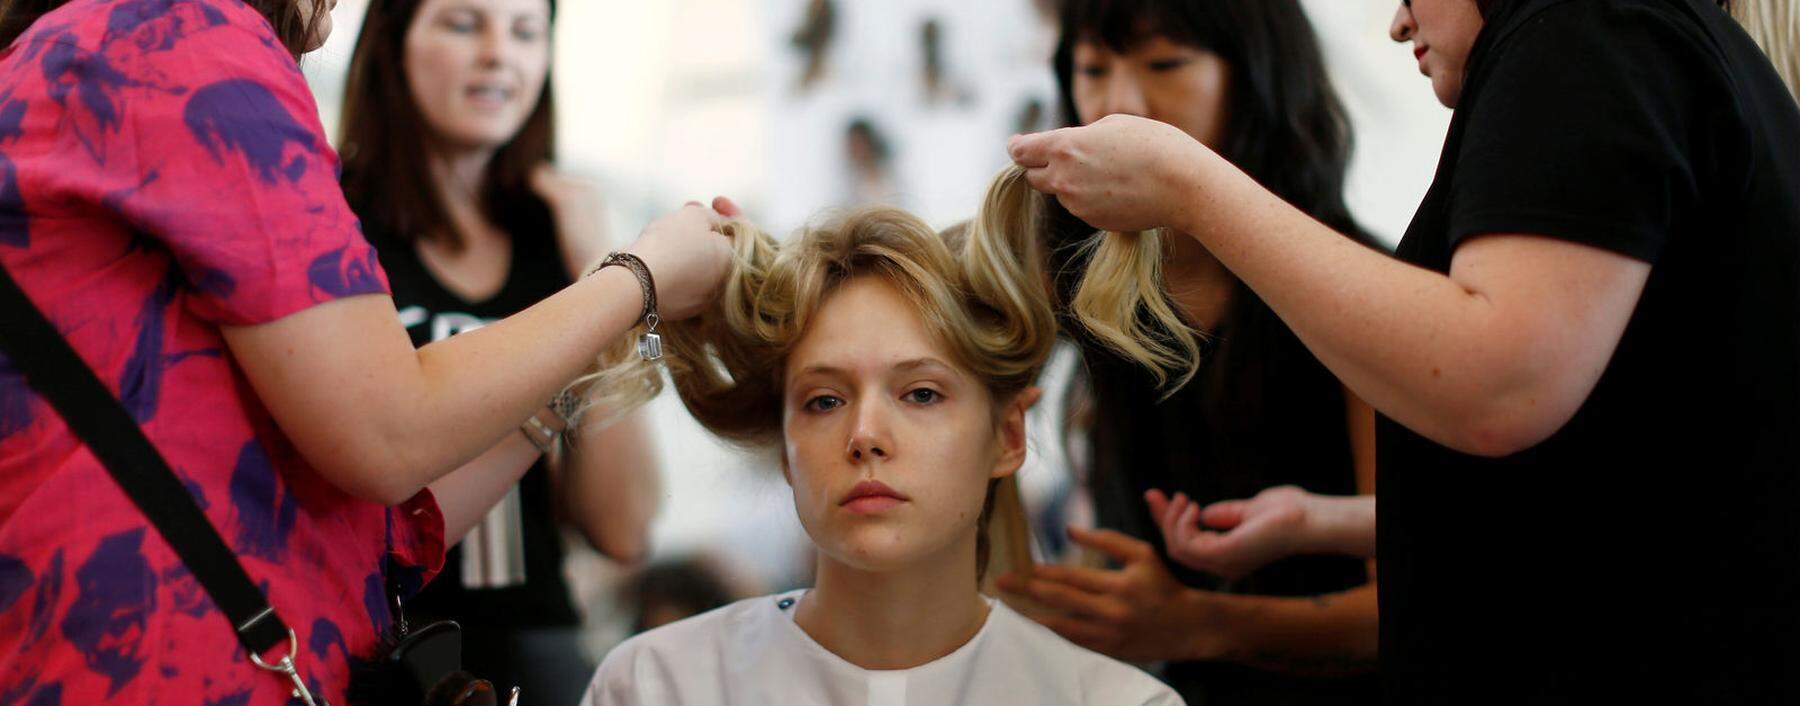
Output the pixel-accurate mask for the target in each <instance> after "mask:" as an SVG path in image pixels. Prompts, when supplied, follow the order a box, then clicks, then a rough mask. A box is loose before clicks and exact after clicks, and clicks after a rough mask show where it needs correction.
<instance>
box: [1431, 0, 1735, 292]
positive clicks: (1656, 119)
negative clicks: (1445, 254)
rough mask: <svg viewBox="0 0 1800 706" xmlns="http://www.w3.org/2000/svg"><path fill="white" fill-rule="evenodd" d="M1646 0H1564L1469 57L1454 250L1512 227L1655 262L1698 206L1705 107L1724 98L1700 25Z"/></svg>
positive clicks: (1716, 66)
mask: <svg viewBox="0 0 1800 706" xmlns="http://www.w3.org/2000/svg"><path fill="white" fill-rule="evenodd" d="M1656 5H1657V4H1656V3H1636V4H1628V3H1622V2H1611V1H1603V0H1595V1H1592V2H1564V3H1561V4H1558V5H1556V6H1553V7H1551V8H1549V9H1546V10H1543V11H1542V12H1540V13H1539V14H1538V15H1537V16H1535V17H1532V18H1530V19H1528V20H1526V21H1525V23H1524V24H1523V25H1522V26H1520V27H1518V28H1516V29H1515V30H1514V31H1513V33H1512V34H1511V35H1509V36H1506V37H1503V38H1502V39H1501V40H1500V41H1499V42H1498V43H1497V44H1496V45H1495V46H1494V50H1493V52H1492V53H1491V54H1490V55H1489V56H1487V57H1485V58H1484V59H1481V61H1482V63H1485V64H1487V65H1488V66H1489V67H1490V68H1489V69H1487V70H1485V74H1483V73H1482V72H1483V70H1482V69H1480V68H1477V69H1476V71H1475V72H1473V73H1472V74H1471V83H1470V89H1471V90H1478V92H1479V97H1472V101H1471V103H1472V105H1466V106H1465V107H1464V108H1463V109H1466V110H1469V111H1471V112H1470V114H1469V116H1468V118H1467V120H1468V123H1467V125H1466V130H1465V132H1464V134H1463V141H1462V147H1461V150H1460V152H1459V154H1458V155H1457V159H1458V161H1457V165H1456V171H1455V181H1454V183H1453V192H1452V196H1451V199H1452V200H1451V209H1450V214H1449V216H1450V220H1449V223H1450V228H1449V238H1450V246H1451V247H1452V248H1454V247H1456V246H1457V245H1459V244H1460V243H1461V242H1462V241H1464V240H1465V239H1467V238H1470V237H1473V236H1477V235H1487V234H1503V233H1522V234H1531V235H1542V236H1547V237H1552V238H1557V239H1562V240H1568V241H1574V242H1579V243H1582V244H1586V245H1592V246H1595V247H1599V248H1603V249H1606V250H1611V251H1614V252H1617V253H1620V254H1623V255H1626V256H1628V257H1632V258H1635V259H1639V260H1643V261H1646V262H1652V263H1654V262H1655V261H1656V259H1657V257H1658V255H1659V254H1660V253H1661V252H1662V249H1663V246H1664V245H1665V243H1666V241H1667V240H1668V238H1669V234H1670V233H1671V231H1672V230H1673V229H1675V228H1676V227H1677V226H1678V225H1680V224H1681V221H1682V220H1683V219H1684V218H1689V217H1692V214H1693V213H1694V210H1695V208H1696V206H1697V205H1698V203H1699V200H1700V193H1701V189H1702V185H1701V180H1702V179H1703V178H1704V175H1703V174H1702V173H1701V171H1702V170H1700V169H1698V168H1696V167H1695V164H1696V161H1697V154H1696V149H1697V147H1698V146H1699V145H1702V144H1705V143H1706V142H1705V138H1704V137H1703V136H1702V132H1703V131H1704V129H1705V125H1706V124H1707V122H1708V121H1707V119H1706V116H1705V114H1706V112H1707V111H1709V110H1716V109H1721V108H1720V107H1719V106H1718V105H1717V103H1718V102H1719V101H1725V100H1729V95H1730V94H1729V90H1728V89H1727V88H1725V84H1724V78H1723V74H1722V69H1721V68H1719V62H1718V60H1717V59H1716V58H1715V57H1714V56H1712V54H1711V53H1709V52H1708V51H1707V50H1706V49H1705V47H1704V45H1703V41H1704V40H1703V38H1702V37H1701V35H1699V34H1698V31H1699V30H1698V28H1696V27H1691V26H1684V22H1683V20H1682V19H1681V18H1678V17H1674V16H1671V15H1672V13H1673V12H1675V10H1674V9H1673V8H1659V7H1655V6H1656ZM1685 24H1687V25H1691V24H1692V23H1691V22H1686V23H1685ZM1481 79H1485V81H1484V82H1482V83H1480V86H1479V88H1478V89H1477V88H1475V85H1476V84H1475V81H1478V80H1481Z"/></svg>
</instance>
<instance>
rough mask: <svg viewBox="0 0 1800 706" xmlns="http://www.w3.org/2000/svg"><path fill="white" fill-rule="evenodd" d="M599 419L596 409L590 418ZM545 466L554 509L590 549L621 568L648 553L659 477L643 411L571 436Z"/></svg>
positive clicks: (660, 476) (651, 440) (652, 441)
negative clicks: (554, 459) (621, 565)
mask: <svg viewBox="0 0 1800 706" xmlns="http://www.w3.org/2000/svg"><path fill="white" fill-rule="evenodd" d="M589 414H590V416H594V417H599V416H601V412H600V410H595V411H593V412H590V413H589ZM571 440H572V441H573V443H570V444H565V445H564V446H563V454H562V456H561V457H560V458H558V459H556V462H555V463H552V464H551V465H550V469H551V471H550V472H551V478H552V481H553V485H552V487H553V488H554V493H555V496H556V498H557V505H558V507H557V510H558V511H559V512H560V513H561V514H562V517H563V519H564V520H566V521H567V522H568V523H569V525H570V526H572V527H574V528H575V529H577V530H580V531H581V536H582V537H584V538H586V539H587V541H588V544H589V545H592V546H593V547H594V549H595V550H597V551H599V552H600V553H601V554H604V555H606V557H607V558H608V559H612V560H613V561H617V562H620V563H624V564H633V563H637V562H638V561H641V560H642V559H643V558H644V557H645V556H647V555H649V553H650V520H652V519H654V518H655V517H656V510H657V506H658V504H659V501H660V500H661V498H662V472H661V468H660V466H659V465H658V463H657V458H656V448H655V443H654V441H655V440H654V439H653V438H652V436H651V433H650V425H649V423H648V420H647V413H646V411H645V410H638V411H636V412H633V413H631V414H629V415H626V417H625V418H624V419H620V420H619V421H617V422H615V423H613V424H610V425H607V426H606V427H604V428H600V429H597V430H596V429H587V430H582V431H572V432H571Z"/></svg>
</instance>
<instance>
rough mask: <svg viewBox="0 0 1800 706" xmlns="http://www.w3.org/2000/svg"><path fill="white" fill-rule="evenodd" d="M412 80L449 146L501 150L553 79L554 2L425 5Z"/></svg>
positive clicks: (418, 21)
mask: <svg viewBox="0 0 1800 706" xmlns="http://www.w3.org/2000/svg"><path fill="white" fill-rule="evenodd" d="M405 62H406V75H407V77H408V78H409V79H410V80H411V89H412V97H413V101H414V102H415V103H416V104H417V105H418V106H419V113H420V114H421V115H422V116H424V118H425V124H426V125H427V127H429V128H430V129H431V131H432V135H433V137H435V138H436V139H437V140H438V141H439V142H440V143H442V144H443V145H444V146H447V147H451V148H469V149H497V148H499V147H500V146H501V145H504V144H506V143H507V142H509V141H511V140H512V138H513V136H514V135H516V134H517V133H518V131H519V128H520V126H522V125H524V124H525V119H526V118H528V117H530V116H531V112H532V110H534V109H535V108H536V107H537V103H538V97H539V96H541V95H543V92H544V83H545V81H544V79H545V77H546V76H547V75H548V74H549V72H550V3H549V0H424V2H423V4H421V5H420V7H419V11H418V13H417V14H416V15H414V16H413V21H412V25H411V26H410V27H408V28H407V30H406V58H405Z"/></svg>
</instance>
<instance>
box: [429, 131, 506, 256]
mask: <svg viewBox="0 0 1800 706" xmlns="http://www.w3.org/2000/svg"><path fill="white" fill-rule="evenodd" d="M428 159H429V160H430V161H429V165H430V173H431V180H432V186H433V187H435V188H436V190H437V195H438V201H439V203H442V204H443V205H444V217H445V218H447V219H448V220H449V222H448V223H445V224H444V226H445V227H447V228H449V229H450V230H451V231H452V232H451V233H449V235H450V236H451V237H450V240H451V241H452V242H455V243H466V242H467V241H469V240H473V239H480V238H485V237H488V236H492V235H497V234H498V233H497V229H496V228H495V227H494V225H493V224H492V223H490V222H488V218H487V215H486V214H484V213H483V212H482V210H481V191H482V189H481V185H482V181H483V180H484V179H486V178H487V171H488V165H489V164H490V163H491V162H493V160H494V151H493V150H477V149H462V150H438V151H436V152H435V153H434V154H432V155H431V156H430V157H429V158H428Z"/></svg>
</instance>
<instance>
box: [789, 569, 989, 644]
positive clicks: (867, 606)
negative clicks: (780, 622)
mask: <svg viewBox="0 0 1800 706" xmlns="http://www.w3.org/2000/svg"><path fill="white" fill-rule="evenodd" d="M964 545H966V546H964ZM975 584H976V581H975V541H974V537H973V536H971V537H970V538H969V540H968V541H967V542H964V543H961V544H959V545H958V546H956V547H954V548H952V549H951V550H949V551H946V552H944V553H943V556H940V557H935V558H932V559H930V560H927V561H924V562H921V563H920V564H917V565H914V566H910V567H907V568H905V569H900V570H897V571H888V572H869V571H862V570H859V569H855V568H852V567H850V566H846V565H844V564H843V563H841V562H838V561H836V560H833V559H831V558H830V557H827V556H824V555H823V554H821V555H820V557H819V564H818V584H817V585H816V586H815V587H814V588H813V590H811V591H808V592H807V594H806V597H805V598H804V599H802V600H801V601H800V605H799V607H798V608H796V609H795V613H794V622H795V623H796V624H798V625H799V626H800V629H801V630H804V631H806V634H808V635H810V636H812V638H813V640H814V641H815V642H818V643H819V644H820V645H821V646H823V647H824V648H825V649H827V650H830V651H831V652H832V653H833V654H836V655H837V656H839V657H842V658H843V659H844V660H845V661H847V662H849V663H851V664H854V665H856V666H858V667H862V668H863V669H879V670H890V669H911V668H913V667H917V666H920V665H923V664H927V663H929V662H931V661H933V660H936V659H939V658H942V657H944V656H945V655H948V654H950V653H952V652H955V651H956V650H957V649H958V648H960V647H962V646H963V645H965V644H968V642H969V640H971V639H974V637H975V635H976V634H977V633H980V632H981V626H982V625H985V624H986V623H987V617H988V610H989V608H988V603H987V601H986V600H983V599H982V597H981V594H980V593H979V592H977V591H976V587H975Z"/></svg>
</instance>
